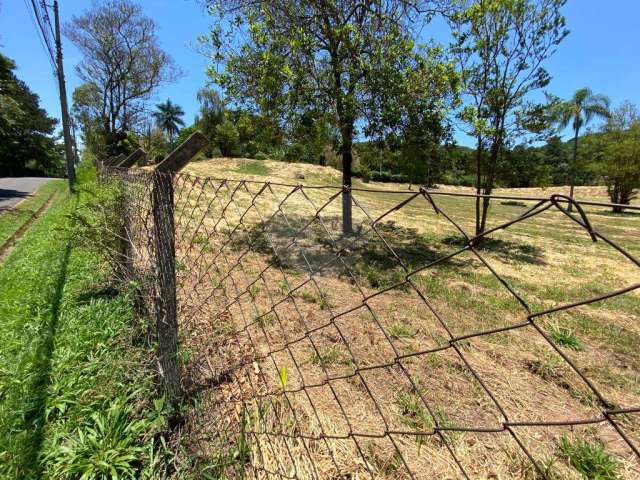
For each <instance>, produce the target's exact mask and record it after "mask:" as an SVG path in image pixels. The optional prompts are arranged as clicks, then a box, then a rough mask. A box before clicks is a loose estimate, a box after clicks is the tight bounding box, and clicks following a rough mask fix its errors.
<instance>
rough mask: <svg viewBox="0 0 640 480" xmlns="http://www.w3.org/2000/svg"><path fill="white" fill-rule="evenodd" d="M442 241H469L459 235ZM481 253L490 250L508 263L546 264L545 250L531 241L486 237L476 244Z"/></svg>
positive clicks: (461, 242)
mask: <svg viewBox="0 0 640 480" xmlns="http://www.w3.org/2000/svg"><path fill="white" fill-rule="evenodd" d="M442 243H444V244H447V245H456V246H459V247H462V246H464V245H466V244H467V241H466V240H465V239H464V238H462V237H460V236H457V235H451V236H448V237H445V238H444V239H443V240H442ZM475 248H476V250H478V251H479V252H480V253H482V252H489V253H494V254H495V255H497V256H498V257H499V258H500V259H501V260H504V261H505V262H508V263H528V264H531V265H546V262H545V261H544V260H543V257H544V251H543V249H542V248H540V247H538V246H536V245H531V244H529V243H520V242H514V241H511V240H503V239H501V238H492V237H485V238H483V239H482V241H481V242H480V243H479V244H477V245H475Z"/></svg>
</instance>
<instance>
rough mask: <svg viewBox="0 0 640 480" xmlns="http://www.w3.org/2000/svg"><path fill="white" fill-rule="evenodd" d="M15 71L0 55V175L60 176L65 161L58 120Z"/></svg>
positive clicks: (11, 61)
mask: <svg viewBox="0 0 640 480" xmlns="http://www.w3.org/2000/svg"><path fill="white" fill-rule="evenodd" d="M15 69H16V64H15V63H14V62H13V60H11V59H10V58H8V57H6V56H5V55H3V54H2V53H0V175H20V174H24V173H27V172H32V173H34V172H41V173H49V174H51V173H57V170H58V168H59V167H60V166H61V164H62V161H63V159H62V155H61V151H60V148H59V146H58V145H57V144H56V141H55V138H54V136H53V134H54V129H55V126H56V124H57V120H56V119H54V118H51V117H49V116H48V115H47V112H45V110H44V109H43V108H41V107H40V99H39V98H38V95H36V94H35V93H33V92H32V91H31V90H30V89H29V87H27V85H26V84H25V83H24V82H23V81H22V80H20V79H18V77H17V76H16V75H15V73H14V70H15Z"/></svg>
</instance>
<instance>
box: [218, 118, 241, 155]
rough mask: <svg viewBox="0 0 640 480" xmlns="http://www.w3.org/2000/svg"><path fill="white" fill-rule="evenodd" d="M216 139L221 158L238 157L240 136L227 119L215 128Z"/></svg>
mask: <svg viewBox="0 0 640 480" xmlns="http://www.w3.org/2000/svg"><path fill="white" fill-rule="evenodd" d="M216 138H217V140H218V147H219V148H220V153H222V156H224V157H237V156H238V155H240V134H239V133H238V129H237V128H236V126H235V125H234V124H233V122H231V121H230V120H228V119H225V120H223V121H222V123H221V124H220V125H218V126H217V127H216Z"/></svg>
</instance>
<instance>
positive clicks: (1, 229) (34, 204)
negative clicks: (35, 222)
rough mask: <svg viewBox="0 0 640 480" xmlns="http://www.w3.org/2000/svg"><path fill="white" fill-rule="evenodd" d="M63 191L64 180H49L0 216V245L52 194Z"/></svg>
mask: <svg viewBox="0 0 640 480" xmlns="http://www.w3.org/2000/svg"><path fill="white" fill-rule="evenodd" d="M64 189H65V183H64V180H51V181H49V182H47V183H45V184H44V185H42V186H41V187H40V188H39V189H38V191H37V192H36V193H35V195H33V196H32V197H29V198H27V199H26V200H24V201H23V202H20V203H19V204H18V205H17V206H16V207H15V208H13V209H11V210H9V211H7V212H4V213H2V214H1V215H0V245H2V244H4V242H6V241H7V239H8V238H9V237H10V236H11V235H13V234H14V233H15V232H16V231H17V230H18V229H19V228H20V227H21V226H22V225H24V224H25V223H26V222H27V221H28V220H29V219H30V218H31V216H32V215H33V214H34V213H35V212H36V211H37V210H38V209H39V208H40V207H41V206H42V205H43V204H44V203H45V202H46V201H47V199H48V198H49V196H50V195H51V194H52V193H58V194H59V193H61V192H62V191H63V190H64Z"/></svg>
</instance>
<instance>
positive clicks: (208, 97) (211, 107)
mask: <svg viewBox="0 0 640 480" xmlns="http://www.w3.org/2000/svg"><path fill="white" fill-rule="evenodd" d="M197 99H198V103H199V104H200V112H199V114H198V116H197V117H196V121H195V124H196V126H197V127H198V129H199V130H200V131H201V132H202V133H203V134H204V136H205V137H207V139H209V145H208V146H207V148H206V152H207V154H208V155H212V154H213V148H214V145H215V144H216V127H217V126H218V125H220V124H221V123H222V121H223V120H224V110H225V106H224V102H223V100H222V98H221V97H220V94H219V93H218V92H216V91H215V90H213V89H211V88H201V89H200V90H198V93H197Z"/></svg>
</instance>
